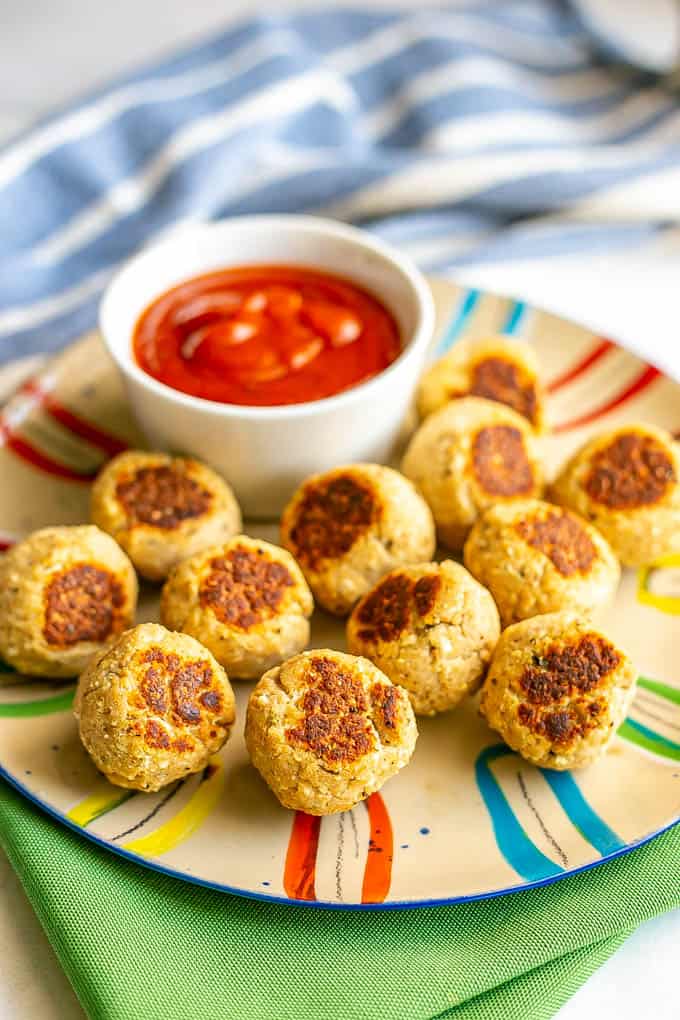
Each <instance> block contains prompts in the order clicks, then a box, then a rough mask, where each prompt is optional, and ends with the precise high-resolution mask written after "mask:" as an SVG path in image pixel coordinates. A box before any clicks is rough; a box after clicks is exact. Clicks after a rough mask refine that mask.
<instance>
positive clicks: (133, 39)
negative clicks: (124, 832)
mask: <svg viewBox="0 0 680 1020" xmlns="http://www.w3.org/2000/svg"><path fill="white" fill-rule="evenodd" d="M382 2H383V3H384V5H385V6H395V4H394V3H389V2H388V0H382ZM415 2H416V0H410V4H409V6H410V7H411V8H412V7H413V6H414V5H415ZM307 5H308V6H311V4H309V3H307ZM278 6H279V5H278V0H277V7H278ZM248 9H250V10H252V5H249V4H247V3H246V2H245V0H231V2H230V0H227V2H226V3H223V4H219V3H216V2H215V0H192V3H191V4H187V3H186V0H141V2H140V0H116V3H115V4H103V3H96V4H92V3H88V0H32V2H31V3H30V4H29V3H24V4H17V3H15V2H14V0H0V25H1V26H2V27H1V32H0V137H2V136H4V137H7V136H8V135H10V134H13V133H14V132H15V131H18V130H20V129H22V128H23V127H24V126H28V125H29V124H30V123H31V121H32V120H33V119H34V118H36V117H39V116H40V115H42V114H43V113H44V112H46V111H47V110H49V109H50V108H51V107H53V106H54V105H55V104H61V103H63V102H67V101H68V100H69V99H71V98H72V97H74V96H77V95H78V94H79V93H80V92H82V91H83V90H84V89H87V88H89V87H93V86H95V85H97V84H99V83H101V82H103V81H105V80H106V78H107V77H109V76H111V75H114V74H116V73H119V72H122V71H123V70H125V69H127V68H130V67H134V66H135V65H136V64H139V63H143V62H145V61H149V60H151V59H153V57H154V56H155V55H156V54H161V53H162V52H167V51H168V50H170V49H172V48H173V47H175V46H177V45H183V44H185V43H187V42H190V41H191V40H193V39H195V38H199V37H200V36H201V35H204V34H206V33H210V32H211V31H213V30H215V29H216V28H217V27H219V26H220V25H223V24H224V22H225V18H226V17H227V16H229V17H232V16H234V15H235V14H236V13H237V12H238V10H243V11H247V10H248ZM678 218H679V219H680V202H679V217H678ZM577 262H578V264H577V265H574V263H573V261H571V260H562V259H552V260H541V261H540V262H535V261H532V262H525V263H513V264H512V266H507V265H500V264H499V265H493V264H491V265H485V266H484V267H482V268H481V269H480V268H476V269H469V270H467V271H466V272H465V273H464V274H461V277H462V279H464V280H465V281H466V282H469V283H470V284H474V285H476V286H482V287H488V288H490V289H496V290H500V291H502V292H505V293H512V294H515V295H516V296H518V297H523V298H525V299H528V300H532V301H534V302H535V303H537V304H542V305H544V306H549V307H552V308H553V309H554V310H555V311H559V312H562V313H564V314H566V315H570V314H571V315H572V316H573V315H574V314H575V305H574V295H575V294H578V314H579V315H580V317H581V318H583V319H586V320H587V321H588V322H589V323H590V324H591V325H592V326H594V327H596V328H599V329H601V330H602V331H605V332H608V333H609V335H611V336H614V337H619V338H621V339H623V340H626V341H628V342H629V343H631V344H633V345H643V346H644V345H645V342H646V340H648V338H650V337H653V338H654V341H655V349H656V351H657V352H659V358H660V359H661V360H662V362H663V364H664V367H666V368H675V369H676V371H677V373H678V375H679V376H680V345H679V344H678V341H677V329H678V319H679V318H680V316H679V315H678V303H679V302H680V297H679V296H678V295H679V291H678V286H677V281H678V279H679V278H680V276H679V275H678V274H679V273H680V230H677V231H673V232H668V233H667V234H666V235H665V236H664V237H662V238H659V239H658V240H657V241H655V242H653V243H650V244H648V245H646V246H644V247H641V248H640V247H638V248H637V249H636V250H635V251H634V252H626V253H618V254H616V255H614V256H602V255H600V256H598V257H597V258H593V259H584V260H577ZM574 923H575V924H577V923H578V918H577V917H575V918H574ZM0 946H1V947H2V950H1V951H0V1020H76V1018H78V1020H82V1018H83V1016H84V1014H83V1012H82V1010H81V1008H80V1006H79V1004H78V1002H77V1000H76V998H75V996H74V994H73V992H72V991H71V988H70V986H69V984H68V982H67V980H66V978H65V977H64V975H63V973H62V971H61V969H60V967H59V965H58V963H57V961H56V959H55V957H54V954H53V952H52V950H51V948H50V946H49V944H48V942H47V940H46V938H45V936H44V934H43V932H42V929H41V928H40V925H39V924H38V921H37V919H36V917H35V915H34V914H33V911H32V910H31V907H30V905H29V904H28V901H27V900H26V897H25V895H24V893H23V891H22V889H21V886H20V884H19V882H18V880H17V878H16V876H15V875H14V873H13V871H12V869H11V868H10V866H9V864H8V862H7V860H6V859H5V858H4V856H3V855H2V854H1V853H0ZM679 961H680V911H675V912H673V914H669V915H666V916H665V917H662V918H657V919H655V920H653V921H650V922H648V923H647V924H644V925H643V926H642V927H641V928H640V929H639V930H638V931H637V932H636V933H635V934H634V935H633V936H632V937H631V938H630V939H629V940H628V942H627V943H626V944H625V945H624V947H623V948H622V949H621V950H619V952H618V953H616V954H615V955H614V957H612V959H611V960H609V961H608V962H607V963H606V964H605V965H604V966H603V967H602V968H600V970H599V971H598V972H597V973H596V974H595V975H593V977H591V978H590V980H589V981H588V982H587V983H586V984H585V985H584V986H583V988H581V989H580V990H579V991H578V992H577V993H576V995H575V996H574V997H573V998H572V999H571V1000H570V1002H569V1003H567V1004H566V1005H565V1006H564V1007H563V1009H562V1010H561V1011H560V1013H559V1014H558V1018H559V1020H589V1018H591V1017H593V1018H594V1017H597V1018H598V1020H640V1018H648V1017H649V1018H654V1020H677V1018H678V1016H680V998H679V996H678V984H677V968H678V963H679ZM130 1020H139V1018H132V1017H131V1018H130ZM188 1020H189V1018H188ZM320 1020H321V1018H320ZM499 1020H503V1018H500V1017H499Z"/></svg>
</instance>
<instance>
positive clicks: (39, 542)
mask: <svg viewBox="0 0 680 1020" xmlns="http://www.w3.org/2000/svg"><path fill="white" fill-rule="evenodd" d="M136 607H137V578H136V576H135V572H134V570H133V569H132V564H131V563H130V561H129V559H128V558H127V556H126V555H125V553H124V552H123V551H122V550H121V549H120V548H119V547H118V546H117V545H116V543H115V542H114V541H113V539H112V538H111V537H110V536H109V535H105V534H104V532H103V531H100V530H99V528H95V527H92V526H91V525H87V524H86V525H80V526H77V527H58V528H43V529H42V530H41V531H35V532H34V533H33V534H32V535H30V536H29V537H28V538H26V539H24V540H23V542H19V543H18V544H17V545H15V546H14V547H13V548H11V549H10V550H9V551H8V552H6V553H5V554H4V556H2V557H1V558H0V656H1V657H2V658H3V659H5V661H6V662H7V663H9V665H10V666H12V667H13V668H14V669H16V670H17V672H19V673H26V674H28V675H30V676H49V677H72V676H77V675H78V674H79V673H80V671H81V670H82V669H83V667H84V666H85V664H86V662H87V661H88V659H89V658H90V657H91V656H92V655H93V654H94V653H95V652H97V651H99V650H100V649H101V648H102V647H103V646H104V645H106V644H107V642H109V641H110V640H111V638H112V637H115V635H116V634H120V633H121V631H123V630H125V628H126V627H129V626H130V624H131V623H132V621H133V619H134V615H135V609H136Z"/></svg>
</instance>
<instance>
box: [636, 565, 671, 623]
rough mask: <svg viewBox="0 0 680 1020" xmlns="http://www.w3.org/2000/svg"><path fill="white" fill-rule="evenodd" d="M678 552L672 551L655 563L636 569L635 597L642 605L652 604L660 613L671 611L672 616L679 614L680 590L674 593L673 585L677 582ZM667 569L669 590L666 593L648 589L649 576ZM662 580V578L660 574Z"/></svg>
mask: <svg viewBox="0 0 680 1020" xmlns="http://www.w3.org/2000/svg"><path fill="white" fill-rule="evenodd" d="M679 568H680V553H672V554H671V555H670V556H665V557H664V558H663V559H660V560H657V562H656V563H650V565H649V566H648V567H641V568H640V570H639V571H638V587H637V599H638V602H642V603H643V605H646V606H652V607H653V608H654V609H658V610H659V611H660V612H662V613H671V614H672V615H673V616H680V590H678V593H677V594H675V585H676V584H678V583H679V581H680V579H679V578H678V573H680V569H679ZM664 570H666V571H668V576H667V578H666V579H667V581H668V582H669V587H670V588H671V591H670V592H669V593H668V594H664V593H662V592H654V591H650V590H649V582H650V576H651V575H653V574H655V573H657V572H659V573H661V572H662V571H664ZM661 579H662V580H664V578H663V575H662V578H661Z"/></svg>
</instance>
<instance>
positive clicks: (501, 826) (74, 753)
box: [0, 282, 680, 907]
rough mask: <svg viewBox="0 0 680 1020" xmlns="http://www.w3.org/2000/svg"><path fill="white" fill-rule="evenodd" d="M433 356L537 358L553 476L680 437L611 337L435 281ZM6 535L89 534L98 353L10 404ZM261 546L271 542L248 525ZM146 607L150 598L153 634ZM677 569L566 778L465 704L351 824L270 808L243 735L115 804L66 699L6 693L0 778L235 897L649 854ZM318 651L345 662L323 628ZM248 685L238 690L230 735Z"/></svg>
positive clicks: (330, 897) (464, 876) (654, 587)
mask: <svg viewBox="0 0 680 1020" xmlns="http://www.w3.org/2000/svg"><path fill="white" fill-rule="evenodd" d="M433 289H434V291H435V296H436V299H437V306H438V314H439V318H438V329H437V334H436V337H435V340H434V343H433V353H440V352H442V351H443V350H445V349H446V348H447V347H449V346H450V345H451V344H452V343H454V342H455V341H456V340H457V339H458V338H459V337H460V336H462V335H464V334H475V335H479V334H484V333H490V332H504V333H506V334H514V335H518V336H519V335H521V336H523V337H525V338H527V339H529V340H530V341H531V342H532V343H534V344H535V345H536V348H537V353H538V356H539V359H540V362H541V366H542V371H543V374H544V377H545V380H546V383H547V385H548V389H549V392H550V407H549V410H550V417H551V422H552V425H553V430H554V431H553V434H552V435H551V436H550V438H548V439H546V440H545V453H546V460H547V463H548V465H550V466H552V468H553V469H555V468H556V467H557V466H558V465H559V464H560V462H561V461H562V460H563V459H564V457H565V456H566V455H567V454H568V453H569V452H570V451H571V450H572V449H574V447H576V446H578V445H580V444H581V443H582V442H583V441H584V439H585V438H586V437H587V436H588V435H589V434H590V433H592V432H595V431H597V430H599V429H602V428H605V427H610V426H613V425H617V424H620V423H621V422H625V421H628V420H632V419H644V420H646V421H650V422H654V423H656V424H657V425H662V426H664V427H665V428H667V429H670V430H671V431H672V432H676V433H677V430H678V429H680V387H679V386H678V385H676V384H675V383H673V382H671V381H670V380H668V379H666V378H664V377H663V376H662V375H660V373H659V372H658V371H657V370H656V369H654V368H652V367H651V366H649V365H646V364H644V363H643V362H641V361H639V360H638V359H637V358H635V357H633V356H632V355H630V354H628V353H627V352H625V351H623V350H621V349H620V348H618V347H617V346H616V345H615V344H613V343H612V342H611V341H609V340H606V339H604V338H601V337H596V336H593V335H592V334H591V333H589V332H588V331H587V330H585V329H583V328H581V327H580V326H577V325H574V324H573V323H570V322H565V321H564V320H561V319H557V318H555V317H554V316H551V315H548V314H546V313H543V312H539V311H536V310H533V309H529V308H527V307H526V306H525V305H523V304H521V303H519V302H513V301H509V300H507V299H505V298H499V297H496V296H494V295H490V294H481V293H479V292H476V291H461V290H460V289H459V288H456V287H454V286H453V285H451V284H449V283H440V282H434V283H433ZM0 437H1V438H0V443H1V444H2V445H1V448H0V477H2V483H3V484H2V487H1V489H0V528H2V535H0V538H2V539H3V540H4V541H6V542H8V543H9V542H11V541H12V540H14V539H15V538H17V537H18V536H20V535H23V534H25V533H26V532H28V531H31V530H33V529H34V528H37V527H41V526H42V525H45V524H57V523H63V524H67V523H76V522H81V521H85V520H86V519H87V503H88V482H89V481H90V479H91V478H92V476H93V474H94V473H95V472H96V471H97V469H98V468H99V467H100V465H101V464H102V463H103V461H104V460H105V459H106V458H107V457H108V456H111V455H112V454H114V453H116V452H117V451H119V450H121V449H123V448H124V447H125V446H127V445H131V444H139V443H140V439H139V437H138V436H137V435H136V432H135V428H134V425H133V424H132V422H131V421H130V419H129V416H128V413H127V410H126V407H125V403H124V400H123V395H122V391H121V388H120V386H119V383H118V378H117V376H116V373H115V371H114V369H113V367H112V365H111V363H110V362H109V360H108V358H107V355H106V354H105V353H104V350H103V347H102V346H101V344H100V343H99V341H98V339H97V338H96V337H95V336H90V337H87V338H85V339H83V340H81V341H80V342H79V343H77V344H75V345H74V346H73V347H71V348H70V349H69V350H67V351H66V352H65V353H64V354H62V355H61V356H60V357H58V358H56V359H55V360H54V361H52V362H51V363H50V364H49V365H48V367H47V369H46V370H45V371H44V372H43V373H42V374H40V375H39V376H37V377H35V378H34V379H33V381H31V382H29V383H28V384H26V385H25V386H24V387H23V388H22V389H21V390H20V391H18V392H17V393H16V394H15V395H14V397H13V398H12V399H11V400H10V402H9V404H8V405H7V406H6V407H5V410H4V415H3V419H2V428H1V430H0ZM252 531H253V533H254V534H256V535H258V536H260V537H263V538H270V539H271V538H275V535H276V530H275V528H274V527H273V526H272V527H267V526H263V525H258V526H257V527H256V528H255V527H253V529H252ZM156 608H157V592H156V591H154V590H153V589H151V588H149V589H147V590H146V591H145V592H143V599H142V612H141V614H140V615H141V618H142V619H152V618H153V617H154V615H155V612H156ZM678 614H680V557H676V558H675V559H673V560H670V561H666V562H662V563H657V564H652V565H650V566H649V567H648V568H645V569H643V570H640V571H638V572H634V571H631V570H627V571H625V572H624V576H623V580H622V584H621V587H620V590H619V594H618V597H617V600H616V604H615V606H614V607H613V608H612V609H611V610H610V611H609V613H608V614H607V618H606V619H605V620H604V621H603V622H604V624H605V626H606V627H608V628H609V630H610V631H611V633H612V636H613V638H614V640H615V641H620V642H621V643H622V644H623V646H624V647H625V648H627V649H628V651H629V652H630V654H631V655H632V656H633V658H634V660H635V661H636V663H637V665H638V668H639V671H640V685H639V691H638V694H637V697H636V700H635V702H634V705H633V708H632V710H631V714H630V716H629V717H628V719H627V720H626V721H625V723H624V724H623V725H622V727H621V729H620V730H619V733H618V735H617V738H616V739H615V740H614V742H613V744H612V746H611V748H610V750H609V752H608V753H607V755H606V756H605V757H604V758H603V759H602V760H601V761H599V762H598V763H597V764H596V765H593V766H591V767H590V768H588V769H586V770H583V771H579V772H576V773H574V774H570V773H564V772H562V773H558V772H550V771H544V770H542V769H537V768H533V767H532V766H530V765H528V764H526V763H525V762H524V761H522V760H521V759H520V758H518V757H517V756H516V755H515V754H513V753H512V752H510V751H509V750H508V748H506V747H505V746H504V745H502V744H499V743H498V739H497V738H496V737H495V736H494V734H493V733H491V732H490V731H489V730H488V729H487V727H486V726H485V724H484V723H483V722H482V720H481V719H480V718H479V717H478V715H477V706H476V702H475V701H474V700H473V701H470V702H469V703H468V704H466V705H464V706H463V707H462V708H460V709H459V710H458V711H456V712H454V713H451V714H449V715H443V716H440V717H438V718H435V719H427V720H421V721H420V723H419V727H420V738H419V741H418V746H417V750H416V753H415V756H414V758H413V761H412V762H411V764H410V765H409V766H408V768H406V769H404V771H403V772H401V773H400V774H399V776H397V777H396V778H394V779H392V780H391V781H390V782H388V783H387V784H386V786H385V787H383V789H382V791H381V792H380V794H374V795H373V796H372V797H371V798H370V799H369V800H368V801H367V802H366V803H364V804H359V805H358V806H357V807H356V808H354V810H353V811H350V812H347V813H345V814H341V815H335V816H332V817H329V818H325V819H323V820H322V819H318V818H312V817H310V816H307V815H304V814H293V813H291V812H289V811H286V810H284V809H283V808H281V807H280V806H279V805H278V803H277V802H276V800H275V799H274V797H273V796H272V794H270V793H269V791H268V790H267V788H266V787H265V785H264V784H263V783H262V781H261V780H260V778H259V777H258V775H257V774H256V773H255V771H254V769H253V768H251V766H250V765H249V763H248V759H247V756H246V751H245V746H244V743H243V739H242V735H241V732H240V730H241V726H237V730H236V734H235V736H234V737H233V738H232V740H231V741H230V743H229V744H228V745H227V747H226V748H225V749H224V750H223V752H222V753H221V754H220V755H218V756H217V757H216V758H215V759H214V761H213V762H212V763H211V764H210V765H209V766H208V768H207V769H206V770H205V772H203V773H202V774H201V775H197V776H193V777H191V778H189V779H187V780H185V781H183V782H180V783H177V784H175V785H172V786H170V787H169V788H168V789H166V790H164V791H162V792H161V793H158V794H131V793H130V792H129V791H123V790H120V789H117V788H116V787H113V786H110V785H109V784H108V783H107V782H106V781H105V780H104V779H103V778H102V777H101V776H100V775H99V774H98V773H97V772H96V771H95V769H94V767H93V766H92V765H91V764H90V762H89V760H88V758H87V757H86V755H85V753H84V752H83V750H82V748H81V747H80V744H79V742H78V738H77V735H76V726H75V722H74V719H73V716H72V714H71V703H72V698H73V686H72V685H63V684H62V685H56V684H51V683H34V682H26V681H21V680H20V678H17V677H16V676H14V675H12V674H11V673H9V672H6V673H5V674H4V675H0V767H1V771H2V774H3V775H4V776H5V777H6V778H7V779H8V780H9V781H10V782H11V783H13V784H14V785H15V786H16V787H17V788H18V789H19V790H20V791H21V792H22V793H24V794H25V795H26V796H28V797H29V798H30V799H32V800H33V801H35V802H36V803H38V804H39V805H40V806H41V807H43V808H44V809H46V810H47V811H49V812H50V813H51V814H52V815H54V816H55V817H56V818H58V819H59V820H60V821H62V822H64V823H65V824H67V825H69V826H71V827H72V828H75V829H77V830H78V831H79V832H81V833H83V834H84V835H86V836H89V837H90V838H91V839H93V840H95V841H96V842H98V843H100V844H101V845H102V846H104V847H106V848H107V849H109V850H112V851H115V852H116V853H119V854H123V855H125V856H128V857H129V858H130V859H132V860H134V861H137V862H139V863H142V864H145V865H147V866H150V867H153V868H157V869H158V870H160V871H164V872H166V873H169V874H172V875H176V876H177V877H180V878H183V879H186V880H189V881H193V882H199V883H202V884H205V885H208V886H211V887H214V888H218V889H224V890H227V891H230V892H237V893H241V894H243V895H248V896H255V897H259V898H264V899H276V900H283V901H286V902H290V901H302V902H307V903H313V904H316V905H318V906H352V907H371V906H373V907H375V906H379V905H382V906H385V907H389V906H414V905H421V904H422V905H425V904H432V903H440V902H453V901H457V900H462V899H466V898H475V897H483V896H493V895H497V894H500V893H504V892H507V891H509V890H513V889H521V888H526V887H528V886H531V885H540V884H543V883H546V882H550V881H552V880H554V879H557V878H559V877H561V876H564V875H567V874H569V873H572V872H574V871H578V870H580V869H583V868H587V867H590V866H592V865H595V864H598V863H599V862H601V861H603V860H606V859H607V858H610V857H612V856H615V855H617V854H620V853H623V852H625V851H626V850H628V849H630V848H632V847H634V846H636V845H638V844H639V843H641V842H644V841H645V840H647V839H649V838H650V837H651V836H652V835H654V834H655V833H658V832H660V831H661V830H663V829H665V828H667V827H668V826H670V825H671V824H672V823H673V822H674V821H676V820H677V818H678V814H679V813H680V673H678V669H679V668H680V667H678V665H677V660H678V639H679V638H680V628H679V626H678ZM312 644H313V646H317V647H319V646H324V645H331V646H335V647H337V648H343V647H344V636H343V627H342V625H341V624H339V623H337V622H336V621H333V620H330V619H329V618H328V617H327V616H324V615H323V614H321V613H319V614H317V617H316V618H315V620H314V626H313V641H312ZM249 689H250V685H248V684H238V685H237V697H238V711H239V718H240V722H241V725H242V722H243V719H244V713H245V704H246V700H247V697H248V693H249Z"/></svg>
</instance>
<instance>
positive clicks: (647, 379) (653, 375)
mask: <svg viewBox="0 0 680 1020" xmlns="http://www.w3.org/2000/svg"><path fill="white" fill-rule="evenodd" d="M660 375H661V372H660V371H659V370H658V368H654V366H653V365H647V367H646V368H645V369H643V371H642V372H641V373H640V375H639V376H638V377H637V378H636V379H634V380H633V382H632V383H629V385H628V386H626V387H625V389H623V390H621V392H620V393H617V394H616V396H615V397H612V398H611V400H608V401H607V402H606V403H604V404H600V406H599V407H596V408H595V409H594V410H592V411H588V412H587V414H583V415H581V417H580V418H572V420H571V421H566V422H562V424H561V425H555V427H554V429H553V431H554V432H568V431H569V430H570V429H575V428H577V427H578V426H580V425H587V424H588V423H589V422H591V421H595V420H596V419H597V418H601V417H602V416H603V415H605V414H608V413H609V412H610V411H613V410H615V408H617V407H620V406H621V405H622V404H625V403H626V401H627V400H630V399H631V397H634V396H635V395H636V394H638V393H641V392H642V390H644V389H646V388H647V387H648V386H649V385H651V383H653V382H654V380H655V379H658V378H659V376H660Z"/></svg>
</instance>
